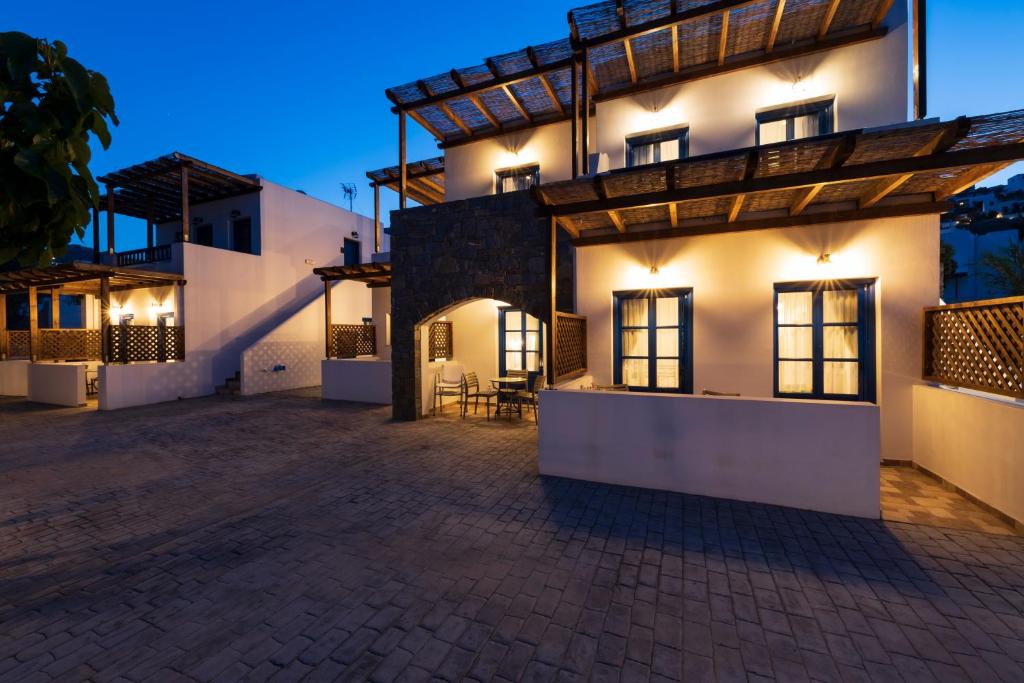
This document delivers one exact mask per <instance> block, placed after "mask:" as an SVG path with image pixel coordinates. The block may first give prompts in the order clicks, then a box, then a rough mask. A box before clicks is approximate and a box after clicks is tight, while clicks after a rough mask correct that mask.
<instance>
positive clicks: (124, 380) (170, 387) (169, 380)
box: [99, 363, 200, 410]
mask: <svg viewBox="0 0 1024 683" xmlns="http://www.w3.org/2000/svg"><path fill="white" fill-rule="evenodd" d="M198 373H199V368H198V367H197V365H196V364H194V363H131V364H128V365H101V366H100V367H99V385H100V387H99V389H100V397H99V408H100V410H118V409H120V408H130V407H132V406H144V405H149V404H150V403H163V402H165V401H175V400H177V399H180V398H190V397H192V396H195V393H193V392H194V391H195V386H196V384H197V383H198V382H199V381H200V380H199V377H198Z"/></svg>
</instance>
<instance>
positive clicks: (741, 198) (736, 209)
mask: <svg viewBox="0 0 1024 683" xmlns="http://www.w3.org/2000/svg"><path fill="white" fill-rule="evenodd" d="M746 199H747V195H745V194H738V195H736V197H735V199H733V200H732V206H730V207H729V215H728V216H727V217H726V222H727V223H735V222H736V219H737V218H739V215H740V211H742V210H743V203H744V202H745V201H746ZM671 206H675V205H674V204H672V205H671Z"/></svg>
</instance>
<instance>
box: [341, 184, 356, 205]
mask: <svg viewBox="0 0 1024 683" xmlns="http://www.w3.org/2000/svg"><path fill="white" fill-rule="evenodd" d="M341 191H342V193H343V194H344V195H345V198H346V199H348V210H349V211H351V210H352V200H353V199H355V198H356V195H357V194H359V188H358V187H357V186H356V184H355V183H342V184H341Z"/></svg>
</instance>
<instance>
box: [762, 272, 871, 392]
mask: <svg viewBox="0 0 1024 683" xmlns="http://www.w3.org/2000/svg"><path fill="white" fill-rule="evenodd" d="M876 282H877V280H876V279H875V278H852V279H844V280H811V281H803V282H779V283H776V284H775V292H774V295H773V297H772V395H773V396H774V397H775V398H802V399H810V400H817V401H860V402H864V403H876V402H877V401H876V398H877V386H876V378H875V373H876V368H877V366H878V356H877V348H876V347H877V344H876V341H875V283H876ZM826 290H829V291H837V290H855V291H856V292H857V363H858V364H859V367H858V373H857V393H856V394H826V393H825V391H824V386H825V382H824V373H825V363H826V362H852V361H851V360H849V359H830V358H825V351H824V344H825V342H824V337H825V332H824V330H825V328H826V327H843V326H849V324H848V323H826V322H824V320H823V311H824V307H823V303H822V301H823V298H824V297H823V292H824V291H826ZM791 292H811V293H812V304H811V306H812V308H811V311H812V314H811V315H812V318H811V324H810V325H805V324H802V325H798V324H786V325H783V327H811V329H812V330H813V331H812V333H811V358H809V359H791V358H787V359H784V360H809V361H810V362H811V364H812V373H813V380H812V386H811V392H810V393H806V394H799V393H789V392H785V393H784V392H781V391H779V294H781V293H791Z"/></svg>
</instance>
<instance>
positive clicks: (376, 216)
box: [373, 183, 380, 254]
mask: <svg viewBox="0 0 1024 683" xmlns="http://www.w3.org/2000/svg"><path fill="white" fill-rule="evenodd" d="M373 251H374V253H375V254H379V253H380V185H378V184H377V183H374V184H373Z"/></svg>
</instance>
